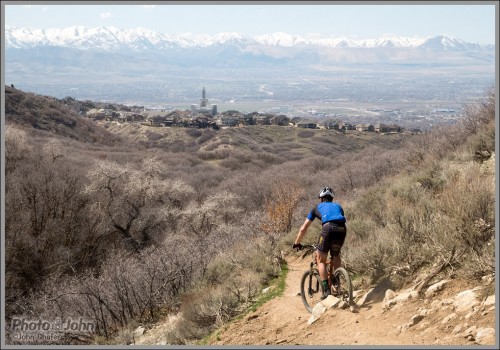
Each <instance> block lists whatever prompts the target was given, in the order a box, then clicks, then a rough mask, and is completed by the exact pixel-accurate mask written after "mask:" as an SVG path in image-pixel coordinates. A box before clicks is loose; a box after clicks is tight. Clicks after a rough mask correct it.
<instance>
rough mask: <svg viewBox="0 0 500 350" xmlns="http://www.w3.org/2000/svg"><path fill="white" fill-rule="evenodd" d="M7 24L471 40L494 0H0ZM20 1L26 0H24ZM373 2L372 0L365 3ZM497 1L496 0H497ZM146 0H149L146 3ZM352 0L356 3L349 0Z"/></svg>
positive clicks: (480, 37)
mask: <svg viewBox="0 0 500 350" xmlns="http://www.w3.org/2000/svg"><path fill="white" fill-rule="evenodd" d="M5 3H6V4H7V5H6V6H5V12H4V14H5V22H4V24H5V25H9V26H15V27H27V28H41V29H46V28H63V27H69V26H75V25H83V26H89V27H98V26H115V27H117V28H120V29H130V28H138V27H141V28H146V29H151V30H154V31H158V32H161V33H166V34H167V33H168V34H178V33H186V32H191V33H194V34H201V33H206V34H210V35H212V34H216V33H221V32H239V33H243V34H246V35H250V36H254V35H259V34H268V33H274V32H286V33H289V34H298V35H301V36H306V37H307V36H311V35H315V36H320V37H323V38H327V37H347V38H351V39H371V38H378V37H381V36H384V35H397V36H406V37H427V36H435V35H439V34H447V35H450V36H452V37H455V38H458V39H463V40H466V41H470V42H480V43H483V44H494V43H495V42H496V40H495V5H494V4H495V2H493V1H488V2H477V3H474V2H471V3H469V4H464V3H463V2H461V3H458V2H457V3H453V2H450V3H447V2H446V3H441V5H436V4H432V2H430V1H427V2H423V3H419V4H415V3H414V4H410V5H407V4H403V3H387V4H383V3H379V4H377V5H371V4H366V2H365V3H357V4H356V2H349V3H345V2H344V3H341V4H339V3H335V2H331V3H330V4H325V2H323V3H322V4H310V3H303V2H302V3H299V4H297V2H295V4H292V3H290V2H289V3H286V2H282V3H280V4H279V5H278V4H276V5H269V4H268V3H267V4H266V2H261V3H254V4H250V3H248V2H247V3H246V4H241V3H240V4H235V3H233V4H230V5H228V4H224V5H220V4H217V3H205V2H198V3H192V2H191V3H189V2H186V1H183V2H178V3H177V4H176V5H172V4H168V3H163V4H162V3H161V2H141V3H140V4H139V3H138V4H137V5H130V3H129V2H128V3H127V4H125V3H122V4H119V3H118V5H114V4H109V5H108V4H105V5H102V2H100V4H98V5H95V4H92V3H91V4H87V5H84V4H82V3H78V2H67V3H65V5H53V4H50V3H48V4H43V3H41V5H37V4H40V3H39V2H36V3H33V5H21V3H20V2H17V3H16V2H14V1H12V2H8V1H7V2H3V4H5ZM23 3H24V4H25V2H23ZM370 3H371V2H370ZM496 3H498V2H496ZM144 4H150V5H144ZM353 4H354V5H353Z"/></svg>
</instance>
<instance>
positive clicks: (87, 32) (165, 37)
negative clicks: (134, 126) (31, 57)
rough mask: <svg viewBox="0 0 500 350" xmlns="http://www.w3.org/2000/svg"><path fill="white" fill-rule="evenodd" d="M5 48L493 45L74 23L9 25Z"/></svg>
mask: <svg viewBox="0 0 500 350" xmlns="http://www.w3.org/2000/svg"><path fill="white" fill-rule="evenodd" d="M5 43H6V48H34V47H40V46H57V47H66V48H75V49H81V50H88V49H101V50H106V51H115V50H122V49H131V50H134V51H139V50H146V49H151V50H167V49H186V48H195V47H205V48H206V47H211V46H219V45H239V46H241V45H264V46H271V47H288V48H290V47H297V46H301V47H303V46H318V47H329V48H418V47H422V48H425V49H430V50H459V51H462V50H483V49H490V50H491V49H492V46H491V45H481V44H479V43H467V42H465V41H463V40H460V39H456V38H452V37H450V36H447V35H439V36H435V37H427V38H408V37H397V36H393V37H382V38H377V39H364V40H353V39H349V38H312V39H308V38H304V37H301V36H299V35H292V34H287V33H282V32H277V33H271V34H265V35H259V36H255V37H250V36H247V35H243V34H241V33H219V34H216V35H213V36H210V35H206V34H202V35H194V34H192V33H185V34H178V35H169V34H163V33H158V32H155V31H152V30H149V29H144V28H137V29H118V28H116V27H97V28H89V27H84V26H73V27H68V28H53V29H45V30H43V29H28V28H16V27H9V26H8V27H6V30H5Z"/></svg>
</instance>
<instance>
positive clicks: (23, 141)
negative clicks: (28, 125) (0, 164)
mask: <svg viewBox="0 0 500 350" xmlns="http://www.w3.org/2000/svg"><path fill="white" fill-rule="evenodd" d="M30 151H31V146H30V145H29V143H28V140H27V135H26V132H25V131H24V130H22V129H20V128H18V127H15V126H12V125H10V124H7V125H6V127H5V171H6V173H7V174H8V173H11V172H12V171H14V170H15V169H16V166H17V164H18V163H19V162H20V161H22V160H24V159H25V158H26V157H27V156H28V153H29V152H30Z"/></svg>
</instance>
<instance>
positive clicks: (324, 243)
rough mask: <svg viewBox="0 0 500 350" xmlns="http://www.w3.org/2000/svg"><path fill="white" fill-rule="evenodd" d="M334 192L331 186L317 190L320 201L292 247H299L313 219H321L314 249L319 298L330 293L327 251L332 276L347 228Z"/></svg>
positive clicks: (338, 261)
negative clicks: (321, 285)
mask: <svg viewBox="0 0 500 350" xmlns="http://www.w3.org/2000/svg"><path fill="white" fill-rule="evenodd" d="M334 195H335V194H334V192H333V189H332V188H331V187H324V188H322V189H321V191H319V194H318V198H319V199H320V203H319V204H317V205H316V206H315V207H314V208H312V209H311V211H310V212H309V214H308V215H307V218H306V220H305V221H304V223H303V224H302V227H301V228H300V230H299V233H298V234H297V238H296V239H295V243H294V244H293V246H292V247H293V249H301V248H302V245H301V244H300V241H301V240H302V238H303V237H304V235H305V234H306V232H307V230H308V229H309V226H311V224H312V222H313V220H314V219H315V218H318V219H320V220H321V224H322V228H321V233H320V236H319V239H318V248H317V250H316V261H317V263H318V271H319V275H320V277H321V283H322V284H323V291H324V293H323V295H322V296H321V300H323V299H325V298H326V297H328V296H329V295H331V292H330V288H329V287H328V273H327V271H326V258H327V256H328V252H330V255H331V256H332V263H331V264H330V276H333V270H334V269H336V268H338V267H340V266H341V264H342V260H341V258H340V250H341V248H342V246H343V245H344V241H345V237H346V233H347V228H346V225H345V223H346V218H345V216H344V209H343V208H342V206H341V205H340V204H339V203H336V202H334V201H333V197H334Z"/></svg>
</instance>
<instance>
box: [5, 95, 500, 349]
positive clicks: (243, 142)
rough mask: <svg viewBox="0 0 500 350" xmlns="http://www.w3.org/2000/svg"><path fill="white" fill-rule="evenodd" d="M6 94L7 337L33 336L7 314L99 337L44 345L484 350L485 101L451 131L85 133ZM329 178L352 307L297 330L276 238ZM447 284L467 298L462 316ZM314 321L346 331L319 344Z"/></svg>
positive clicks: (72, 118) (295, 305)
mask: <svg viewBox="0 0 500 350" xmlns="http://www.w3.org/2000/svg"><path fill="white" fill-rule="evenodd" d="M8 91H9V92H8V93H7V92H6V112H7V113H6V114H7V117H6V138H5V145H6V152H5V160H6V162H5V166H6V181H5V186H6V189H5V213H6V214H5V240H6V250H5V262H6V263H5V267H6V270H5V271H6V272H5V277H6V279H5V281H6V283H5V291H6V293H5V294H6V298H5V300H6V302H5V305H6V311H5V312H6V322H5V331H6V339H7V342H8V343H9V344H27V343H26V342H25V340H24V339H29V337H28V338H26V337H25V338H24V339H22V337H21V336H22V335H26V334H25V333H22V332H21V333H19V330H16V329H10V326H9V325H11V321H12V320H13V319H14V318H16V317H18V316H22V317H25V318H33V317H38V318H43V319H57V318H60V317H72V318H75V317H82V318H85V319H87V320H91V322H93V324H94V325H96V328H95V329H94V331H93V332H90V333H81V332H57V333H56V337H54V338H53V339H49V340H42V341H40V342H38V344H46V345H47V344H52V345H56V344H66V345H68V344H71V345H74V344H105V345H109V344H130V343H134V342H135V343H140V342H142V343H145V344H160V343H162V344H165V343H166V344H178V345H186V344H201V343H207V342H208V343H210V344H217V345H222V344H224V345H229V344H231V345H242V344H266V343H268V344H269V345H271V344H272V345H274V344H278V343H279V344H314V345H317V344H330V343H331V342H335V344H348V345H353V344H368V345H370V344H417V345H419V344H422V341H423V344H425V345H432V344H452V345H457V346H458V345H463V344H471V343H473V342H477V343H478V344H491V337H490V338H487V337H485V335H488V334H489V335H490V336H491V333H488V332H491V331H490V330H489V328H492V327H493V325H492V323H493V322H494V319H493V314H494V309H492V304H491V295H492V294H494V288H493V286H494V284H493V281H494V280H495V277H494V276H495V270H496V267H495V266H496V258H495V247H496V241H495V226H496V217H495V211H494V210H495V182H494V181H495V173H496V169H495V168H496V164H495V142H496V137H495V133H496V130H495V101H496V100H495V96H494V95H493V94H490V95H488V96H486V98H485V99H484V100H482V101H480V102H478V103H477V104H475V105H472V106H468V107H467V108H465V115H464V116H463V118H462V119H461V120H460V121H459V122H457V123H456V124H454V125H450V126H446V127H441V128H436V129H435V130H433V131H432V132H429V133H424V134H420V135H411V134H406V133H401V134H390V135H378V134H375V133H362V132H360V133H357V132H353V133H346V134H342V133H339V132H337V131H334V130H299V129H296V128H292V127H279V126H255V127H254V126H249V127H241V128H239V127H238V128H227V129H221V130H218V131H216V130H211V129H193V128H181V127H175V128H173V127H172V128H170V127H152V126H147V125H141V124H138V123H137V124H134V123H130V124H129V123H123V124H119V123H116V122H98V123H96V122H93V121H92V122H91V121H89V120H87V119H85V118H83V117H80V116H79V115H77V114H75V112H74V111H71V110H69V109H68V108H67V107H66V106H65V104H64V103H63V102H62V101H59V100H56V99H53V98H50V97H45V96H36V95H33V94H28V93H23V92H22V91H18V90H10V89H8ZM7 104H8V106H9V107H8V108H7ZM325 184H328V185H330V186H332V187H333V188H334V189H335V194H336V200H337V201H339V202H340V203H341V204H342V206H343V207H344V209H345V211H346V213H347V217H348V220H349V221H348V233H349V234H348V237H347V239H346V244H345V246H344V248H343V249H342V259H343V262H344V265H345V267H346V268H347V269H348V271H349V272H350V273H351V275H352V276H353V283H354V286H355V289H356V290H358V293H357V294H358V295H357V298H360V297H361V298H362V297H363V295H365V296H366V297H365V298H364V301H365V302H361V301H360V299H357V301H358V302H359V309H358V310H357V311H359V312H354V313H351V312H349V311H348V310H340V309H335V308H334V309H329V310H327V311H326V312H325V313H324V314H323V315H322V316H321V317H320V319H319V320H317V321H316V322H314V323H313V324H312V325H310V326H308V325H307V320H308V318H309V314H308V313H307V312H306V311H305V309H304V307H303V306H302V305H301V304H300V298H299V297H298V296H297V287H298V282H297V278H298V276H299V275H300V271H302V270H303V269H304V264H307V261H308V259H305V260H301V259H299V258H298V257H297V256H296V255H295V254H293V253H291V252H290V246H291V243H292V242H293V239H294V237H295V235H296V234H297V230H298V228H299V227H300V224H301V223H302V222H303V219H304V217H305V215H307V213H308V211H309V210H310V208H311V207H312V206H313V205H314V204H315V203H316V198H315V196H316V193H317V190H318V188H320V187H321V186H324V185H325ZM318 229H319V224H318V223H317V222H316V223H314V224H313V226H312V227H311V233H310V234H308V236H307V237H306V239H304V242H303V243H311V242H313V241H315V240H316V235H315V232H317V231H318ZM313 231H314V233H313ZM27 256H29V257H30V259H26V257H27ZM287 271H288V273H287ZM440 281H446V282H443V283H446V285H445V286H444V288H443V289H442V290H438V293H436V294H435V295H429V296H427V295H426V294H425V293H426V292H427V287H429V286H431V285H433V284H434V283H436V282H440ZM417 284H418V286H417ZM476 286H478V287H481V288H478V289H475V287H476ZM265 287H271V288H270V289H269V290H271V292H270V293H269V294H266V293H264V292H262V291H263V288H265ZM283 288H285V289H284V291H283ZM371 288H374V290H375V291H376V292H373V291H371V292H370V289H371ZM388 288H390V289H391V290H392V291H393V293H394V294H393V295H392V297H393V298H392V299H390V298H389V296H388V297H387V299H386V300H385V301H384V300H383V299H384V298H383V297H382V295H383V296H384V297H385V296H386V295H389V294H390V293H391V292H387V290H388ZM415 288H417V289H421V290H420V291H421V292H422V293H423V294H421V295H419V298H418V299H416V298H412V299H411V300H408V298H406V299H404V298H403V296H404V295H405V293H406V295H410V294H411V291H412V290H413V291H414V289H415ZM269 290H268V291H269ZM471 290H472V291H471ZM467 291H469V292H467ZM462 292H466V293H465V294H474V300H472V301H471V305H470V307H469V310H468V311H469V313H463V310H462V306H463V305H462V304H461V302H458V301H457V299H456V298H457V297H458V296H459V295H460V293H462ZM367 293H368V294H367ZM370 293H371V294H370ZM387 293H389V294H387ZM273 297H274V298H273ZM271 299H272V300H271ZM393 299H394V300H393ZM396 299H397V300H396ZM403 299H404V300H403ZM361 300H363V299H361ZM264 301H267V303H264ZM398 305H399V306H398ZM385 309H387V310H385ZM384 310H385V311H384ZM453 313H455V315H453V316H452V314H453ZM341 315H342V316H341ZM339 316H341V317H339ZM421 316H424V317H421ZM241 317H243V318H241ZM417 319H418V321H416V320H417ZM445 319H446V321H444V320H445ZM167 320H168V322H167ZM342 320H345V321H346V322H348V324H347V325H344V324H343V323H342ZM372 320H373V321H372ZM328 321H331V322H333V323H334V324H338V325H339V327H341V325H342V327H344V326H345V327H344V328H345V333H337V334H330V333H326V329H327V323H328ZM356 321H358V322H357V323H356ZM337 322H338V323H337ZM410 322H414V324H412V325H411V326H410V325H409V323H410ZM417 322H418V324H417ZM374 324H375V326H374ZM433 325H436V326H437V327H433ZM414 326H415V327H414ZM473 326H475V327H476V328H471V327H473ZM226 327H227V328H226ZM323 327H325V328H323ZM398 327H399V329H398ZM316 331H318V332H317V333H316ZM398 331H400V332H399V333H398V334H396V332H398ZM465 333H467V334H465ZM353 334H354V335H353ZM142 336H143V337H142ZM353 337H354V338H355V339H353ZM433 337H434V339H433ZM436 338H437V339H436ZM354 341H357V343H354Z"/></svg>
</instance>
